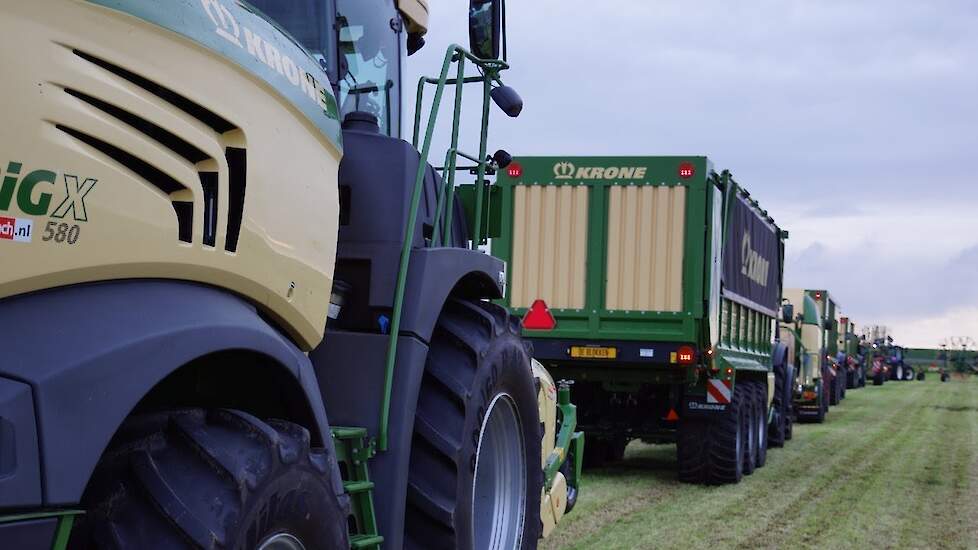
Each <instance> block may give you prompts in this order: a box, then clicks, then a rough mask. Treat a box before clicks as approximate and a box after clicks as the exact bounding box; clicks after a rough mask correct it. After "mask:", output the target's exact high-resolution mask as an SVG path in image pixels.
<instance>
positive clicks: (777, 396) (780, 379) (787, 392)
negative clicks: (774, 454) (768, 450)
mask: <svg viewBox="0 0 978 550" xmlns="http://www.w3.org/2000/svg"><path fill="white" fill-rule="evenodd" d="M778 363H779V364H776V365H774V399H773V401H772V403H771V408H772V409H774V414H773V416H774V418H773V419H772V421H771V427H770V429H769V430H768V445H769V446H771V447H783V446H784V442H785V441H786V440H787V439H788V438H787V432H788V430H789V429H790V424H791V420H792V418H791V407H792V387H791V382H790V381H791V380H793V379H794V378H793V372H792V371H793V369H792V368H791V365H786V364H784V361H778Z"/></svg>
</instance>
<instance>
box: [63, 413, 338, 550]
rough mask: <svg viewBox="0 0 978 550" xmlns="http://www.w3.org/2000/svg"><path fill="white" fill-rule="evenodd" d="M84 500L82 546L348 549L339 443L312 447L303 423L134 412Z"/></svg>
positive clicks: (77, 537) (76, 538)
mask: <svg viewBox="0 0 978 550" xmlns="http://www.w3.org/2000/svg"><path fill="white" fill-rule="evenodd" d="M83 504H85V505H86V507H87V508H88V513H87V514H86V515H85V516H83V517H82V519H81V521H80V522H79V524H78V525H77V527H76V529H75V531H74V532H73V534H72V537H71V545H72V547H73V548H89V547H98V548H110V549H111V548H146V549H151V548H188V547H195V548H197V547H202V548H215V547H221V548H233V549H242V550H244V549H252V548H275V547H278V546H276V545H281V544H285V543H289V544H292V545H293V547H298V548H302V547H305V548H321V549H333V548H349V542H348V540H347V539H348V535H347V525H348V523H347V517H348V516H349V499H348V497H347V496H346V495H345V494H344V492H343V484H342V480H341V479H340V477H339V469H338V467H337V464H336V456H335V455H334V454H333V451H332V449H331V448H330V449H328V450H327V449H318V448H310V446H309V432H308V431H307V430H306V429H305V428H303V427H301V426H298V425H296V424H292V423H289V422H284V421H274V420H273V421H269V422H267V423H266V422H262V421H260V420H258V419H257V418H255V417H253V416H251V415H249V414H247V413H244V412H239V411H232V410H215V411H209V412H205V411H203V410H199V409H193V410H184V411H171V412H164V413H160V414H154V415H149V416H142V417H134V418H133V419H131V420H130V421H128V422H127V423H126V424H125V425H124V426H123V428H121V429H120V432H119V434H117V436H116V440H114V443H113V445H112V447H110V449H109V450H108V451H107V452H106V453H105V455H104V456H103V457H102V460H101V461H100V462H99V465H98V466H97V468H96V471H95V474H94V475H93V477H92V479H91V481H90V482H89V486H88V488H87V489H86V492H85V496H84V498H83ZM296 543H298V544H299V545H301V546H295V544H296Z"/></svg>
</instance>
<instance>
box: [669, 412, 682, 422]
mask: <svg viewBox="0 0 978 550" xmlns="http://www.w3.org/2000/svg"><path fill="white" fill-rule="evenodd" d="M677 420H679V415H678V414H676V409H669V414H667V415H666V421H667V422H675V421H677Z"/></svg>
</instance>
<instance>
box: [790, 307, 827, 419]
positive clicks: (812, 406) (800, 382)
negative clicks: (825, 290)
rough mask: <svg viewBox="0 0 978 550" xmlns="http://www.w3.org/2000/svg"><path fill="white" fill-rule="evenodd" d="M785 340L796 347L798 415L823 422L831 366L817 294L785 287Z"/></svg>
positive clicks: (796, 401) (795, 405)
mask: <svg viewBox="0 0 978 550" xmlns="http://www.w3.org/2000/svg"><path fill="white" fill-rule="evenodd" d="M783 295H784V299H783V301H784V305H783V306H782V310H783V311H787V312H790V313H793V314H794V317H793V318H787V317H788V316H785V317H786V318H784V319H782V321H781V323H780V331H781V341H782V342H785V343H786V345H790V346H792V347H793V348H794V353H793V354H792V356H793V357H794V360H795V373H796V378H795V392H794V408H795V415H796V416H797V418H798V419H799V420H802V421H806V420H811V421H815V422H822V421H823V420H825V414H826V413H827V412H828V407H829V401H828V396H829V391H830V381H831V366H830V365H829V357H828V355H827V353H826V351H825V329H824V323H823V321H822V320H821V316H820V314H819V309H818V304H817V302H816V300H815V297H814V296H813V295H812V294H811V293H809V292H807V291H805V290H802V289H785V290H784V292H783Z"/></svg>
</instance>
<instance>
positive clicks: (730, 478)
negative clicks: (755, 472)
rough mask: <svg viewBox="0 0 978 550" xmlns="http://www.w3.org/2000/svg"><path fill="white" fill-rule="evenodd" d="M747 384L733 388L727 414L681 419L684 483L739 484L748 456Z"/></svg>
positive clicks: (678, 446)
mask: <svg viewBox="0 0 978 550" xmlns="http://www.w3.org/2000/svg"><path fill="white" fill-rule="evenodd" d="M750 408H751V392H750V388H749V387H748V384H746V383H740V384H735V385H734V393H733V399H731V401H730V404H729V405H727V410H726V411H725V412H723V413H720V414H717V415H715V416H709V417H705V418H685V417H684V418H682V419H680V421H679V422H680V424H679V441H678V445H677V455H678V459H679V480H680V481H682V482H683V483H706V484H710V485H721V484H726V483H740V480H741V479H742V478H743V476H744V462H745V460H744V457H745V454H746V452H747V435H746V431H747V427H746V426H747V418H748V414H747V411H748V410H749V409H750Z"/></svg>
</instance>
